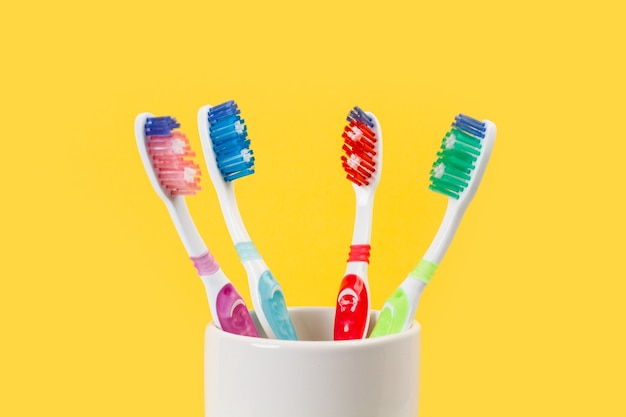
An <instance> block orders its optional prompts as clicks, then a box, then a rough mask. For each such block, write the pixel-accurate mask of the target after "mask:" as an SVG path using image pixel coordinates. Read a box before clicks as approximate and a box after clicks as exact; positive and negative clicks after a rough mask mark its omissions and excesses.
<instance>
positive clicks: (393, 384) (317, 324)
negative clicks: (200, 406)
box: [205, 307, 420, 417]
mask: <svg viewBox="0 0 626 417" xmlns="http://www.w3.org/2000/svg"><path fill="white" fill-rule="evenodd" d="M289 313H290V315H291V319H292V321H293V324H294V326H295V329H296V333H297V334H298V340H297V341H290V340H273V339H265V338H253V337H246V336H238V335H233V334H230V333H226V332H224V331H222V330H219V329H218V328H216V327H215V325H214V324H213V323H209V325H208V326H207V328H206V334H205V409H206V417H416V416H417V405H418V390H419V368H420V366H419V358H420V325H419V324H418V323H417V322H414V323H413V326H412V327H411V328H410V329H409V330H407V331H405V332H403V333H400V334H395V335H391V336H385V337H379V338H374V339H363V340H346V341H333V323H334V316H335V309H334V308H332V307H295V308H290V309H289ZM377 317H378V312H373V313H372V317H371V320H370V331H371V327H372V326H373V325H374V323H375V321H376V318H377Z"/></svg>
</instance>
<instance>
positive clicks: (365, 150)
mask: <svg viewBox="0 0 626 417" xmlns="http://www.w3.org/2000/svg"><path fill="white" fill-rule="evenodd" d="M346 119H347V121H348V125H347V126H346V127H345V128H344V132H343V134H342V135H341V137H343V139H344V144H343V147H342V149H343V151H344V152H345V155H342V156H341V161H342V165H343V169H344V170H345V171H346V173H347V176H346V178H348V179H349V180H350V181H352V182H353V183H355V184H356V185H358V186H364V185H368V184H369V179H370V178H371V177H372V175H373V174H374V172H376V141H377V138H376V134H375V133H374V131H373V130H372V128H373V127H374V122H373V120H372V118H371V117H369V116H368V115H367V114H366V113H365V112H364V111H363V110H361V109H360V108H359V107H356V106H355V107H354V108H353V109H352V110H351V111H350V114H348V117H347V118H346Z"/></svg>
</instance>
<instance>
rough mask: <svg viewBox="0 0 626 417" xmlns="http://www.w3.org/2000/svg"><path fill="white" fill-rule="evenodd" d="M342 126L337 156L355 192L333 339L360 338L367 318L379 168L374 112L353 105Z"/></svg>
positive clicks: (378, 131) (379, 140) (380, 155)
mask: <svg viewBox="0 0 626 417" xmlns="http://www.w3.org/2000/svg"><path fill="white" fill-rule="evenodd" d="M347 120H348V125H347V126H346V127H345V128H344V133H343V135H342V137H343V138H344V145H343V150H344V152H345V153H346V155H344V156H342V157H341V160H342V161H343V168H344V170H345V171H346V173H347V178H348V180H350V181H351V182H352V186H353V188H354V192H355V195H356V215H355V220H354V231H353V234H352V244H351V246H350V254H349V256H348V265H347V266H346V273H345V275H344V277H343V280H342V281H341V285H340V287H339V295H338V296H337V305H336V308H335V328H334V338H335V340H348V339H362V338H364V337H365V336H366V333H367V329H368V326H369V318H370V305H371V301H370V294H369V285H368V279H367V268H368V265H369V256H370V238H371V232H372V213H373V208H374V193H375V191H376V187H377V186H378V182H379V181H380V175H381V171H382V158H383V152H382V151H383V137H382V132H381V129H380V125H379V123H378V120H377V119H376V116H374V115H373V114H372V113H369V112H364V111H363V110H361V109H360V108H359V107H354V108H353V109H352V110H351V111H350V113H349V114H348V117H347Z"/></svg>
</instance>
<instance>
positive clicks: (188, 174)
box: [135, 113, 200, 198]
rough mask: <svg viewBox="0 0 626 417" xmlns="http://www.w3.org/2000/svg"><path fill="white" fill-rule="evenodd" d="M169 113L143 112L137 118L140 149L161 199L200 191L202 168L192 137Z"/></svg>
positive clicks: (136, 131)
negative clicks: (197, 160)
mask: <svg viewBox="0 0 626 417" xmlns="http://www.w3.org/2000/svg"><path fill="white" fill-rule="evenodd" d="M179 127H180V124H179V123H178V122H177V121H176V119H175V118H173V117H170V116H163V117H154V116H152V115H151V114H148V113H143V114H140V115H139V116H137V119H136V120H135V134H136V137H137V142H138V145H139V152H140V153H141V158H142V160H143V162H144V165H146V166H145V168H146V172H147V173H148V176H149V177H150V181H151V182H152V185H153V187H154V189H155V191H156V192H157V194H159V195H160V196H161V197H162V198H173V197H176V196H185V195H195V194H196V192H198V191H200V167H199V166H198V165H197V164H196V163H195V162H194V161H193V158H194V157H195V156H196V154H195V153H194V152H193V151H192V150H191V147H190V145H189V140H188V139H187V137H186V136H185V134H184V133H182V132H181V131H179V130H176V129H177V128H179Z"/></svg>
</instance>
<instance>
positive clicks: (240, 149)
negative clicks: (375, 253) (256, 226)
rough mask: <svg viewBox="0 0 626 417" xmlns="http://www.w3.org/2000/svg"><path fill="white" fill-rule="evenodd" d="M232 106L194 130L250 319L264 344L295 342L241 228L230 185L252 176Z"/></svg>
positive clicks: (210, 111)
mask: <svg viewBox="0 0 626 417" xmlns="http://www.w3.org/2000/svg"><path fill="white" fill-rule="evenodd" d="M240 113H241V112H240V110H239V108H238V107H237V104H236V103H235V102H234V101H233V100H230V101H227V102H225V103H222V104H219V105H217V106H215V107H212V106H210V105H206V106H203V107H201V108H200V110H199V111H198V130H199V131H200V138H201V142H202V150H203V152H204V154H205V160H206V164H207V169H208V171H209V175H210V177H211V181H212V182H213V185H214V187H215V191H216V192H217V196H218V199H219V202H220V206H221V208H222V214H223V216H224V220H225V222H226V226H227V228H228V232H229V233H230V237H231V239H232V241H233V243H234V245H235V249H236V250H237V254H238V256H239V259H240V260H241V263H242V264H243V266H244V268H245V269H246V272H247V274H248V285H249V287H250V295H251V298H252V304H253V306H254V309H255V312H256V316H257V318H258V320H259V323H260V324H261V327H262V328H263V330H264V331H265V333H266V334H267V336H268V337H269V338H276V339H284V340H296V339H297V335H296V331H295V329H294V327H293V323H292V322H291V318H290V317H289V313H288V311H287V305H286V304H285V296H284V295H283V290H282V288H281V286H280V284H279V283H278V281H276V279H275V278H274V276H273V275H272V273H271V272H270V270H269V269H268V267H267V265H266V264H265V262H264V261H263V258H262V257H261V255H260V254H259V252H258V251H257V249H256V247H255V246H254V243H252V241H251V240H250V236H249V235H248V232H247V230H246V228H245V226H244V224H243V220H242V218H241V214H240V213H239V208H238V206H237V200H236V198H235V189H234V183H233V181H234V180H236V179H238V178H242V177H245V176H247V175H250V174H253V173H254V156H253V152H252V150H251V149H250V139H249V138H248V129H247V126H246V125H245V121H244V120H243V119H242V118H241V117H240Z"/></svg>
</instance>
